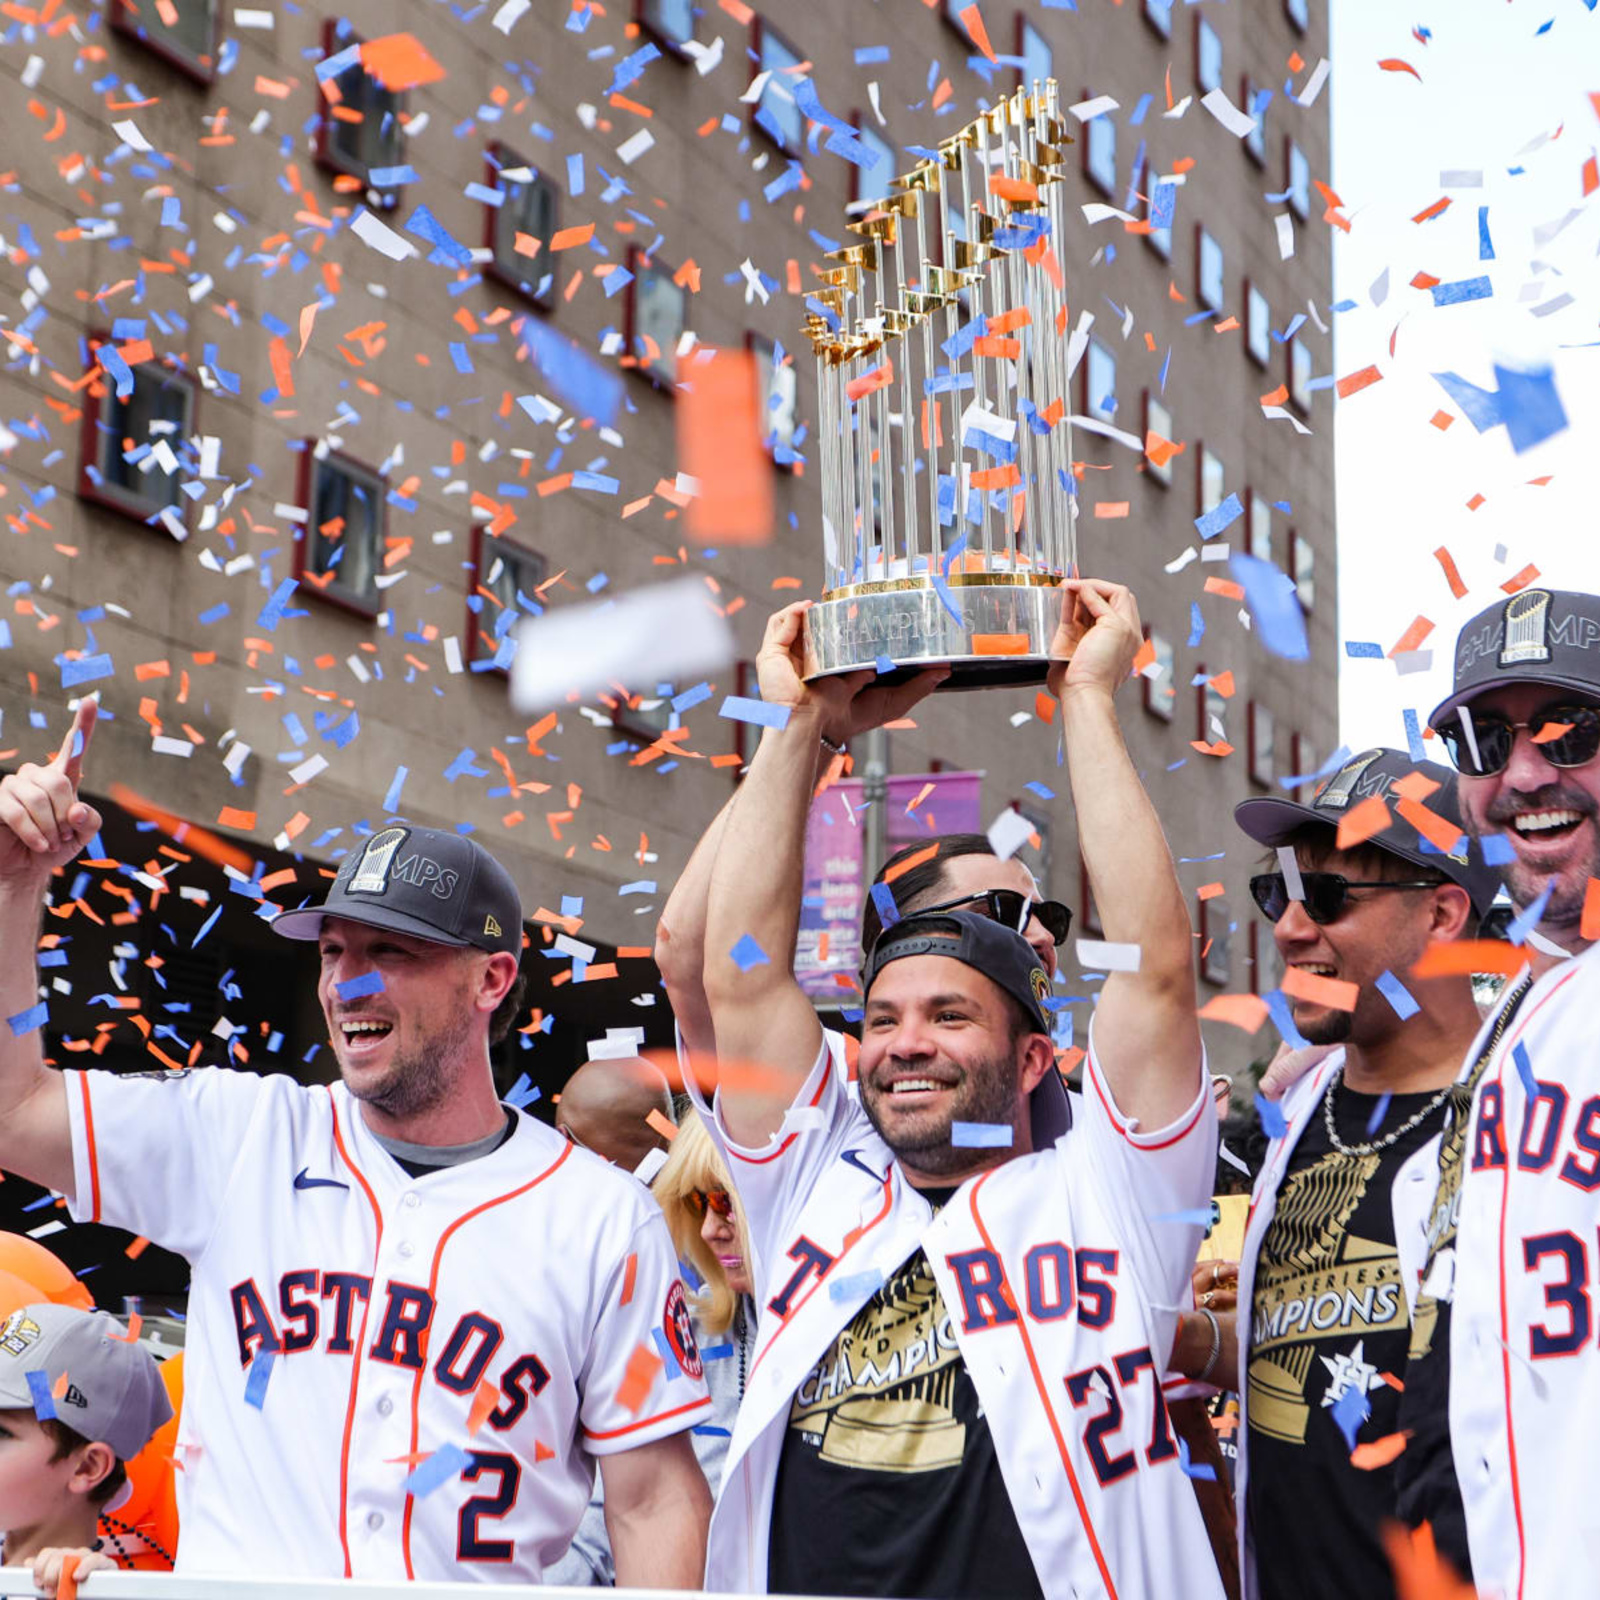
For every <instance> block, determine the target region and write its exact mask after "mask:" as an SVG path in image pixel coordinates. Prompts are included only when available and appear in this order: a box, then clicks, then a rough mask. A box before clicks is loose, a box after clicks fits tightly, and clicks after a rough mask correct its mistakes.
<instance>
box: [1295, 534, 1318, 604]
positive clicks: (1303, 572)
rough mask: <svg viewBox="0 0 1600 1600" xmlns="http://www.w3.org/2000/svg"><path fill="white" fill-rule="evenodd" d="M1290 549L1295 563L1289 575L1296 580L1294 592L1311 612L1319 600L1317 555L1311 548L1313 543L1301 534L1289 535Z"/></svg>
mask: <svg viewBox="0 0 1600 1600" xmlns="http://www.w3.org/2000/svg"><path fill="white" fill-rule="evenodd" d="M1289 549H1290V552H1291V554H1290V561H1291V562H1292V563H1293V570H1292V571H1291V572H1290V574H1289V575H1290V577H1292V578H1293V579H1294V592H1295V593H1296V594H1297V595H1298V596H1299V597H1300V604H1301V606H1302V607H1303V608H1304V609H1305V610H1306V611H1310V609H1311V607H1312V606H1313V604H1315V602H1316V598H1317V579H1316V556H1317V553H1316V551H1315V550H1313V549H1312V548H1311V541H1310V540H1309V539H1308V538H1306V537H1305V535H1304V534H1300V533H1291V534H1290V535H1289Z"/></svg>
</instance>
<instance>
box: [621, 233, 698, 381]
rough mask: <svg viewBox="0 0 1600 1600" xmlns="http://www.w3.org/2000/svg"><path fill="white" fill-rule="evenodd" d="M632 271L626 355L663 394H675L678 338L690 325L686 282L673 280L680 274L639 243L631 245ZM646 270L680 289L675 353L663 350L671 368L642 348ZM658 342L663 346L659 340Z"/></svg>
mask: <svg viewBox="0 0 1600 1600" xmlns="http://www.w3.org/2000/svg"><path fill="white" fill-rule="evenodd" d="M628 273H629V282H628V287H627V291H626V293H627V304H626V305H625V306H624V308H623V311H624V319H623V320H624V328H623V344H624V350H623V354H624V355H625V356H628V357H631V358H632V366H631V370H633V371H635V372H637V373H639V374H640V375H641V376H642V377H643V378H644V379H645V381H646V382H647V383H649V384H650V385H651V387H652V388H654V389H657V390H659V391H660V392H661V393H663V394H666V395H669V396H675V395H676V394H677V386H678V369H677V359H678V358H677V354H676V351H677V348H678V341H679V340H680V339H682V338H683V335H684V332H685V330H686V329H687V328H688V316H689V294H688V291H687V290H686V289H685V288H684V287H683V286H682V284H675V283H673V279H674V277H675V276H676V272H675V271H674V270H673V269H671V268H668V267H665V266H662V265H661V264H660V258H659V257H654V256H652V257H647V256H646V255H645V253H644V251H643V250H642V249H640V247H639V246H638V245H636V244H633V245H629V246H628ZM646 273H649V274H650V275H651V276H652V277H653V278H654V277H661V278H665V280H666V281H667V282H668V283H669V284H672V286H673V288H674V289H676V291H677V295H678V304H679V306H680V308H681V310H682V319H681V322H680V326H679V328H678V332H677V335H676V337H675V338H674V339H673V341H672V353H671V355H670V357H669V356H668V353H667V352H666V351H663V352H662V357H663V360H664V361H665V360H667V359H670V360H671V362H672V367H671V370H670V371H665V370H663V369H662V368H661V367H659V366H657V365H656V364H655V363H654V362H651V361H649V360H648V359H647V358H646V357H645V356H644V355H643V354H642V353H641V351H640V350H639V345H638V337H639V286H640V283H641V281H642V279H643V278H644V276H645V274H646ZM657 343H658V347H659V341H658V342H657Z"/></svg>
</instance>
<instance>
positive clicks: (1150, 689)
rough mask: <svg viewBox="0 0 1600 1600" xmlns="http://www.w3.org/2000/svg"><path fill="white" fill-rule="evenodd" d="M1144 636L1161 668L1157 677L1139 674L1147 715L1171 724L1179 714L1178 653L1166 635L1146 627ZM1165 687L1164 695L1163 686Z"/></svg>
mask: <svg viewBox="0 0 1600 1600" xmlns="http://www.w3.org/2000/svg"><path fill="white" fill-rule="evenodd" d="M1144 636H1145V638H1146V639H1148V640H1149V641H1150V647H1151V649H1152V650H1154V652H1155V658H1156V665H1157V666H1158V667H1160V668H1161V673H1160V675H1159V676H1157V677H1153V678H1152V677H1150V676H1148V675H1147V674H1145V673H1140V674H1139V679H1140V682H1141V684H1142V685H1143V689H1142V691H1141V693H1142V695H1143V698H1144V709H1145V711H1146V713H1147V714H1148V715H1150V716H1152V717H1154V718H1156V720H1157V721H1159V722H1166V723H1170V722H1172V721H1173V719H1174V718H1175V717H1176V716H1177V712H1178V652H1177V649H1176V647H1175V646H1174V645H1173V644H1172V642H1171V641H1170V640H1169V639H1168V638H1167V637H1166V635H1165V634H1162V633H1159V632H1157V631H1156V630H1155V629H1154V628H1151V627H1149V626H1146V628H1145V630H1144ZM1163 684H1164V685H1165V693H1164V695H1163V689H1162V686H1163Z"/></svg>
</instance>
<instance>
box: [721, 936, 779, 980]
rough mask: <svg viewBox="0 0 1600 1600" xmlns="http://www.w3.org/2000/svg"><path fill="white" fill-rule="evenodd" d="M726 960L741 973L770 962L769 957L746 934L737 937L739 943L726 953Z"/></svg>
mask: <svg viewBox="0 0 1600 1600" xmlns="http://www.w3.org/2000/svg"><path fill="white" fill-rule="evenodd" d="M728 959H729V960H730V961H732V962H733V964H734V966H736V967H737V968H738V969H739V970H740V971H741V972H749V971H750V970H751V969H752V968H754V967H764V966H767V965H769V964H770V962H771V957H770V956H768V954H767V952H766V951H765V950H763V949H762V948H761V946H760V945H759V944H757V943H756V941H755V939H754V938H752V937H751V935H750V934H748V933H746V934H741V935H740V936H739V942H738V943H737V944H736V945H735V946H734V947H733V949H731V950H730V951H729V952H728Z"/></svg>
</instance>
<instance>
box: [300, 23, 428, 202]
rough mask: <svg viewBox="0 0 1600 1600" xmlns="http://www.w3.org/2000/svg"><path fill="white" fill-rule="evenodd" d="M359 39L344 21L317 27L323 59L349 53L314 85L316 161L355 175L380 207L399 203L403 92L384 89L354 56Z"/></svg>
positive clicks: (403, 148)
mask: <svg viewBox="0 0 1600 1600" xmlns="http://www.w3.org/2000/svg"><path fill="white" fill-rule="evenodd" d="M360 43H361V40H360V38H359V37H358V36H357V35H356V34H355V33H353V32H351V31H350V25H349V24H348V23H345V22H334V21H330V22H328V23H327V24H326V26H325V28H324V31H323V41H322V53H323V57H324V59H331V58H333V57H334V56H338V55H342V54H343V53H345V52H346V51H350V52H352V59H351V61H350V63H349V65H348V66H346V67H345V68H344V70H343V71H342V72H337V73H335V74H333V76H332V77H329V78H325V79H323V80H322V83H321V84H320V88H321V90H322V98H321V100H320V102H319V103H318V107H317V163H318V165H319V166H321V167H323V168H325V169H326V170H327V171H329V172H337V173H343V174H345V175H347V176H349V177H353V178H358V179H359V180H360V181H361V182H362V183H363V184H365V185H366V186H367V188H368V190H369V191H370V192H371V195H372V203H373V204H374V205H380V206H383V207H385V208H388V207H392V206H395V205H398V204H399V201H400V190H401V187H402V181H403V180H401V179H400V178H399V177H398V175H397V174H398V172H399V169H400V168H401V167H402V166H403V165H404V162H405V147H406V135H405V127H404V124H403V123H402V120H401V119H402V117H403V116H404V114H405V95H404V93H403V92H401V91H400V90H397V89H388V88H385V87H384V85H383V84H381V83H379V82H378V80H377V79H376V78H375V77H373V76H372V74H371V73H370V72H368V71H367V69H366V68H365V67H364V66H362V64H361V62H360V60H359V59H358V58H355V57H354V54H353V52H354V50H355V49H356V48H357V47H358V46H359V45H360Z"/></svg>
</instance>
